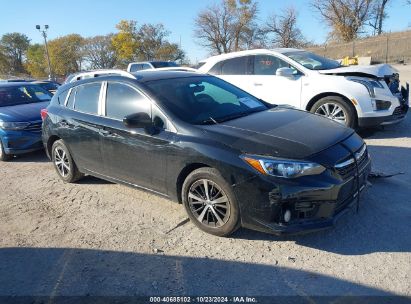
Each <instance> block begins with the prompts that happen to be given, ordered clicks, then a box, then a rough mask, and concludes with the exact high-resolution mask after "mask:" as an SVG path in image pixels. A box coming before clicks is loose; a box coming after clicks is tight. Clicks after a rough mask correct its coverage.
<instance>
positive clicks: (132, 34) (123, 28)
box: [112, 20, 139, 61]
mask: <svg viewBox="0 0 411 304" xmlns="http://www.w3.org/2000/svg"><path fill="white" fill-rule="evenodd" d="M116 28H117V30H118V31H119V32H118V33H117V34H115V35H114V36H113V38H112V44H113V47H114V49H115V51H116V53H117V56H118V58H119V59H121V60H124V61H133V60H136V59H137V58H136V53H137V50H138V48H139V41H138V40H139V39H138V35H137V22H136V21H133V20H130V21H128V20H121V21H120V23H118V24H117V25H116Z"/></svg>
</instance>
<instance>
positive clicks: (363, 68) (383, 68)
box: [318, 64, 398, 78]
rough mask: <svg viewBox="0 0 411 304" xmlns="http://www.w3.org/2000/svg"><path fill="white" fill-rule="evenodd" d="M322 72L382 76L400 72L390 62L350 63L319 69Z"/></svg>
mask: <svg viewBox="0 0 411 304" xmlns="http://www.w3.org/2000/svg"><path fill="white" fill-rule="evenodd" d="M318 72H319V73H321V74H336V75H352V76H361V75H364V76H373V77H379V78H382V77H384V76H387V75H389V76H391V75H392V74H393V73H398V70H396V69H395V68H393V67H392V66H391V65H389V64H377V65H350V66H347V67H340V68H336V69H331V70H319V71H318Z"/></svg>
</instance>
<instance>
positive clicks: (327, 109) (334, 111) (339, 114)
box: [315, 103, 347, 125]
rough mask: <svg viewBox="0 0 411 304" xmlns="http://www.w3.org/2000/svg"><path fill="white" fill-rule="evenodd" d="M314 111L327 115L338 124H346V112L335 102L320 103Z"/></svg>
mask: <svg viewBox="0 0 411 304" xmlns="http://www.w3.org/2000/svg"><path fill="white" fill-rule="evenodd" d="M315 113H316V114H319V115H322V116H325V117H328V118H330V119H332V120H334V121H336V122H338V123H340V124H343V125H346V124H347V114H346V113H345V110H344V109H343V108H342V107H341V106H340V105H338V104H336V103H325V104H323V105H321V106H320V107H319V108H318V109H317V110H316V111H315Z"/></svg>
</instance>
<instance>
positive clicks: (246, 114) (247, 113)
mask: <svg viewBox="0 0 411 304" xmlns="http://www.w3.org/2000/svg"><path fill="white" fill-rule="evenodd" d="M256 112H261V110H258V111H250V112H240V113H236V114H233V115H228V116H225V117H221V118H219V119H218V122H224V121H229V120H233V119H237V118H241V117H244V116H248V115H250V114H253V113H256Z"/></svg>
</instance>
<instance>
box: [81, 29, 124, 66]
mask: <svg viewBox="0 0 411 304" xmlns="http://www.w3.org/2000/svg"><path fill="white" fill-rule="evenodd" d="M112 37H113V35H112V34H109V35H105V36H95V37H91V38H87V39H86V40H85V43H84V59H85V60H86V61H87V62H88V64H89V65H90V68H91V69H111V68H113V67H114V66H115V65H116V62H117V56H116V51H115V49H114V46H113V44H112Z"/></svg>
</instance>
